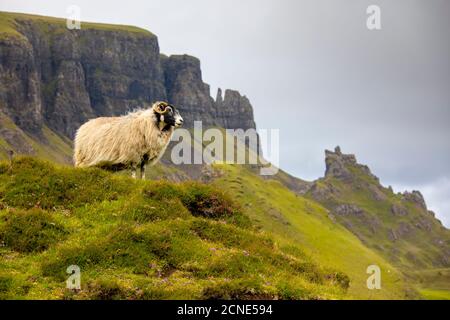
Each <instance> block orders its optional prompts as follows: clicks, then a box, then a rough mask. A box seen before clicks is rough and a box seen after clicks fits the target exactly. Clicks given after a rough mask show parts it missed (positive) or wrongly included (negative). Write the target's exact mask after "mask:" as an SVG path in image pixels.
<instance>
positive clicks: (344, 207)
mask: <svg viewBox="0 0 450 320" xmlns="http://www.w3.org/2000/svg"><path fill="white" fill-rule="evenodd" d="M334 213H335V214H336V215H339V216H348V215H350V216H359V215H363V214H364V210H362V209H361V208H360V207H358V206H357V205H355V204H341V205H339V206H337V207H336V209H334Z"/></svg>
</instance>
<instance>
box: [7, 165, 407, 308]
mask: <svg viewBox="0 0 450 320" xmlns="http://www.w3.org/2000/svg"><path fill="white" fill-rule="evenodd" d="M214 170H220V172H221V174H222V178H221V179H219V180H217V181H216V183H214V184H213V185H216V186H217V187H220V188H221V189H222V188H224V186H225V185H228V186H229V187H228V188H227V189H230V190H232V192H230V194H229V195H226V194H224V193H223V192H222V191H220V189H216V188H214V186H208V185H204V184H198V183H193V182H186V183H182V184H174V183H168V182H151V181H135V180H132V179H130V178H128V177H124V176H123V175H121V174H111V173H107V172H104V171H102V170H99V169H88V170H81V169H73V168H70V167H60V166H57V167H55V166H54V165H51V164H49V163H46V162H42V161H40V160H36V159H33V158H17V159H15V160H14V161H13V162H12V164H9V163H8V162H3V163H1V165H0V196H1V214H0V217H1V219H0V241H1V242H2V247H1V249H0V255H1V257H2V259H0V284H1V286H0V295H1V297H3V298H29V299H47V298H50V299H60V298H101V299H103V298H104V299H114V298H120V299H154V298H186V299H192V298H249V299H250V298H282V299H342V298H404V297H406V296H405V294H407V293H408V292H409V291H408V288H407V287H406V286H405V285H404V282H403V278H402V276H401V275H400V273H398V272H397V271H396V270H395V268H394V267H391V266H390V265H389V264H388V263H386V262H385V261H384V260H383V259H382V258H381V257H379V256H377V255H376V254H374V253H373V252H371V251H370V250H368V249H367V248H365V247H364V246H363V245H362V244H361V243H359V241H358V240H357V239H356V238H355V237H354V236H353V235H351V234H350V233H349V232H347V231H346V230H345V229H344V228H341V227H339V226H338V225H333V224H332V222H330V221H329V220H327V218H326V214H325V210H324V209H323V208H321V207H320V206H319V205H317V204H315V203H313V202H311V201H309V200H306V199H301V198H299V199H297V196H296V195H295V194H293V193H292V192H290V191H289V190H288V189H286V188H285V187H283V186H282V185H281V184H280V183H278V182H275V181H274V182H273V186H272V187H273V188H271V193H274V194H276V195H277V197H274V198H273V199H271V198H269V197H267V195H266V193H267V188H266V187H264V186H265V184H264V183H265V182H263V181H262V180H258V179H259V178H258V177H256V176H254V175H253V174H251V173H248V172H247V173H246V172H245V170H244V171H241V170H242V168H240V167H228V166H226V167H225V166H219V167H217V168H215V169H214ZM255 179H256V180H255ZM250 195H251V196H250ZM230 196H233V198H235V200H231V198H230ZM262 198H266V199H268V201H264V202H262V201H261V199H262ZM281 199H284V201H281ZM257 203H259V204H257ZM272 206H273V207H272ZM269 208H270V210H268V209H269ZM293 209H295V210H293ZM287 212H291V214H287ZM338 239H339V240H338ZM343 248H351V250H348V249H346V250H343ZM345 252H347V253H345ZM372 263H377V264H379V265H380V266H381V267H382V269H383V270H389V273H388V274H387V276H386V277H385V278H384V279H383V280H384V282H383V284H384V286H383V289H382V290H379V291H378V290H377V291H375V292H374V291H370V290H367V288H364V287H365V279H366V274H365V268H366V266H367V265H368V264H372ZM72 264H76V265H78V266H79V267H80V268H81V270H82V279H83V280H82V290H81V291H80V292H79V293H74V292H71V291H68V290H66V289H65V279H66V278H67V274H66V273H65V270H66V268H67V267H68V266H69V265H72ZM409 294H413V291H410V292H409Z"/></svg>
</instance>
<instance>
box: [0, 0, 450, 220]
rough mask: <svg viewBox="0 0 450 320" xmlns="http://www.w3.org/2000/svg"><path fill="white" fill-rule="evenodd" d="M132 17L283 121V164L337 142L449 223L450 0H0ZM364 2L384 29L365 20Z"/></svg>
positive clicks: (298, 169)
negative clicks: (417, 194)
mask: <svg viewBox="0 0 450 320" xmlns="http://www.w3.org/2000/svg"><path fill="white" fill-rule="evenodd" d="M70 5H77V6H79V7H80V9H81V20H83V21H93V22H105V23H118V24H130V25H135V26H139V27H142V28H145V29H148V30H150V31H152V32H153V33H155V34H156V35H157V36H158V39H159V44H160V48H161V52H163V53H165V54H182V53H186V54H190V55H194V56H196V57H198V58H199V59H200V61H201V65H202V72H203V79H204V81H205V82H207V83H209V84H210V85H211V88H212V90H211V95H212V96H213V97H215V95H216V90H217V88H218V87H220V88H222V89H226V88H229V89H237V90H239V91H240V92H241V94H245V95H246V96H247V97H248V98H249V99H250V101H251V103H252V105H253V107H254V113H255V118H256V123H257V126H258V128H259V129H280V139H281V145H280V166H281V168H282V169H284V170H286V171H288V172H289V173H291V174H293V175H295V176H297V177H300V178H303V179H306V180H313V179H316V178H318V177H321V176H323V173H324V170H325V163H324V150H325V149H332V148H334V147H335V146H336V145H340V146H341V149H342V151H343V152H344V153H354V154H356V156H357V159H358V161H359V162H361V163H364V164H367V165H369V167H370V168H371V170H372V172H373V173H375V175H377V176H378V177H379V178H380V179H381V182H382V183H383V184H384V185H386V186H387V185H392V186H393V187H394V190H396V191H404V190H420V191H421V192H422V193H423V194H424V196H425V199H426V201H427V204H428V206H429V208H430V209H431V210H434V211H435V212H436V215H437V217H438V218H439V219H440V220H441V221H442V222H443V223H444V224H445V225H446V226H447V227H450V141H449V140H450V139H449V138H450V125H449V120H450V37H449V36H448V32H449V30H450V19H449V13H450V1H448V0H420V1H418V0H396V1H389V0H370V1H366V0H278V1H275V0H190V1H183V0H164V1H163V0H161V1H160V0H145V1H138V0H127V1H125V2H124V1H123V0H122V1H115V0H108V1H76V0H70V1H66V0H60V1H29V0H26V1H24V0H14V1H10V0H2V1H1V3H0V10H4V11H15V12H26V13H35V14H43V15H50V16H59V17H66V16H67V13H66V10H67V8H68V7H69V6H70ZM369 5H377V6H379V8H380V13H381V15H380V18H381V29H380V30H369V29H368V28H367V26H366V20H367V18H368V16H369V15H368V14H367V13H366V9H367V7H368V6H369Z"/></svg>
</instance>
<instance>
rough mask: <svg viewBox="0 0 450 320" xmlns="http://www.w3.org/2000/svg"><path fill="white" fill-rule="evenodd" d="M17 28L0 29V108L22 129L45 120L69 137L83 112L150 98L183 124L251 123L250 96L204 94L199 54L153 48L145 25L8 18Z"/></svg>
mask: <svg viewBox="0 0 450 320" xmlns="http://www.w3.org/2000/svg"><path fill="white" fill-rule="evenodd" d="M14 28H15V29H16V30H17V31H18V34H19V36H17V35H14V36H8V37H0V111H2V112H3V113H4V114H5V115H6V116H8V117H9V118H10V119H12V120H13V121H14V123H15V124H17V125H18V126H19V127H20V128H21V129H23V130H24V131H25V132H27V133H30V134H31V135H33V136H37V137H39V136H41V135H40V132H41V130H42V127H43V126H44V125H47V126H48V127H50V128H51V129H53V130H54V131H55V132H57V133H59V134H61V135H63V136H66V137H68V138H72V137H73V135H74V133H75V131H76V130H77V128H78V127H79V126H80V125H81V124H82V123H84V122H85V121H87V120H88V119H90V118H94V117H98V116H112V115H121V114H124V113H126V112H128V111H130V110H132V109H136V108H139V107H145V106H147V105H149V104H151V103H152V102H154V101H157V100H168V101H169V102H171V103H173V104H174V105H176V106H177V107H178V108H179V109H180V111H181V113H182V115H183V117H184V119H185V120H186V123H187V126H191V125H192V124H193V121H194V120H201V121H202V122H203V126H204V127H208V126H216V125H217V126H222V127H227V128H243V129H248V128H255V123H254V120H253V109H252V106H251V105H250V102H249V101H248V99H247V98H246V97H245V96H241V95H240V94H239V92H237V91H232V90H226V91H225V97H224V99H223V100H222V98H221V97H220V99H218V100H217V101H214V99H213V98H212V97H211V96H210V92H209V91H210V88H209V85H208V84H206V83H204V82H203V80H202V74H201V70H200V61H199V60H198V59H197V58H195V57H191V56H187V55H174V56H170V57H167V56H164V55H160V52H159V45H158V39H157V37H156V36H155V35H153V34H152V33H150V32H147V31H145V30H133V31H128V30H124V29H121V28H119V27H118V28H96V27H95V25H94V26H93V27H89V28H88V27H86V28H82V29H80V30H68V29H67V28H66V27H65V23H64V20H57V19H52V20H46V19H45V18H42V19H36V18H31V17H30V19H27V18H26V16H25V15H21V16H20V17H17V18H15V20H14Z"/></svg>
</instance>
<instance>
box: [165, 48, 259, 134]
mask: <svg viewBox="0 0 450 320" xmlns="http://www.w3.org/2000/svg"><path fill="white" fill-rule="evenodd" d="M161 62H162V66H163V70H164V77H165V87H166V90H167V98H168V100H169V101H170V102H171V103H173V104H175V105H176V106H178V108H179V109H180V110H181V112H182V114H183V115H184V118H185V121H186V125H187V126H192V125H193V122H194V121H202V125H203V126H204V127H209V126H220V127H223V128H228V129H238V128H241V129H244V130H247V129H250V128H253V129H254V128H256V125H255V121H254V118H253V107H252V105H251V104H250V101H249V100H248V98H247V97H245V96H241V94H240V93H239V92H238V91H235V90H229V89H227V90H225V96H224V97H222V90H221V89H220V88H219V89H218V91H217V95H216V100H213V99H212V97H211V96H210V87H209V85H208V84H206V83H204V82H203V79H202V72H201V68H200V61H199V60H198V59H197V58H195V57H192V56H188V55H172V56H170V57H167V56H165V55H162V58H161Z"/></svg>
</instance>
